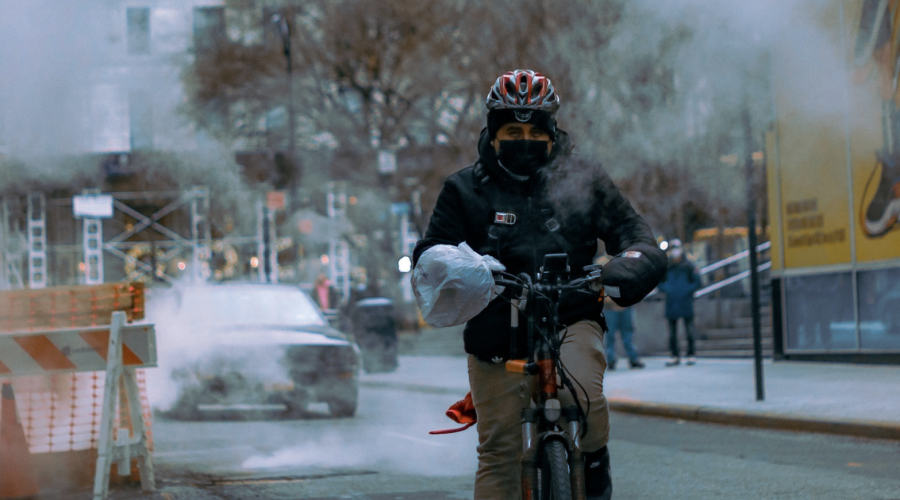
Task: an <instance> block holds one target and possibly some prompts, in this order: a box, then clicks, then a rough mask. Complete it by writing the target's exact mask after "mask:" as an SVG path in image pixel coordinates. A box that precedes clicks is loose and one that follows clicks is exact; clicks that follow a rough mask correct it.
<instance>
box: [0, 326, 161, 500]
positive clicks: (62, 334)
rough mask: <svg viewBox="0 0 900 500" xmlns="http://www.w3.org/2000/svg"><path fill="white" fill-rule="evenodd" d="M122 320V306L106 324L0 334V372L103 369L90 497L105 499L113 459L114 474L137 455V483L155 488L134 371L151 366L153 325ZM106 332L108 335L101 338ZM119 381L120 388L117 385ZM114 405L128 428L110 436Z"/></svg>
mask: <svg viewBox="0 0 900 500" xmlns="http://www.w3.org/2000/svg"><path fill="white" fill-rule="evenodd" d="M126 321H127V315H126V313H125V312H122V311H115V312H113V313H112V322H111V324H110V325H107V326H85V327H77V328H68V329H53V330H46V329H41V330H40V331H27V332H4V333H2V334H0V378H10V377H17V376H26V375H47V374H51V373H64V372H79V371H100V370H105V371H106V382H105V387H104V391H103V407H102V413H101V418H100V431H99V438H98V450H97V469H96V471H95V475H94V497H93V498H94V500H106V498H107V497H108V496H109V479H110V469H111V467H112V465H113V464H116V465H118V472H119V474H120V475H128V474H129V473H130V469H131V459H132V458H134V459H137V463H138V470H139V472H140V477H141V489H143V490H144V491H154V490H155V488H156V482H155V479H154V474H153V460H152V457H151V454H150V449H149V446H148V444H149V443H148V433H147V428H146V425H145V422H144V415H143V411H142V408H141V399H140V390H139V388H138V383H137V377H136V374H135V369H136V368H143V367H153V366H156V360H157V357H156V332H155V331H154V328H153V325H129V324H126ZM107 332H108V335H109V339H108V341H106V342H104V341H105V340H106V339H105V337H106V335H107ZM120 385H121V386H122V387H123V388H124V390H120ZM123 396H124V398H123ZM126 405H127V406H126ZM117 408H121V409H122V410H123V411H124V410H125V409H127V412H128V415H129V418H130V422H131V430H130V431H129V430H128V429H118V431H119V432H118V435H115V436H114V435H113V430H114V427H115V416H116V410H117ZM120 414H121V412H120Z"/></svg>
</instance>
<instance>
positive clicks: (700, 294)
mask: <svg viewBox="0 0 900 500" xmlns="http://www.w3.org/2000/svg"><path fill="white" fill-rule="evenodd" d="M770 248H772V242H771V241H767V242H765V243H760V244H759V245H757V246H756V251H757V252H763V251H765V250H768V249H770ZM748 257H750V250H749V249H748V250H744V251H743V252H738V253H736V254H734V255H732V256H731V257H727V258H724V259H722V260H720V261H717V262H714V263H712V264H710V265H708V266H703V267H702V268H700V270H699V271H698V272H697V273H698V274H699V275H700V276H703V275H704V274H709V273H711V272H713V271H715V270H717V269H721V268H723V267H725V266H727V265H729V264H734V263H735V262H739V261H741V260H743V259H746V258H748ZM771 267H772V262H771V261H769V262H764V263H762V264H759V265H758V266H757V267H756V270H757V271H759V272H763V271H765V270H767V269H770V268H771ZM749 277H750V270H749V269H748V270H746V271H743V272H740V273H738V274H735V275H734V276H731V277H729V278H725V279H723V280H722V281H719V282H716V283H713V284H711V285H709V286H707V287H704V288H701V289H700V290H697V291H696V292H694V298H695V299H696V298H699V297H703V296H704V295H707V294H710V293H712V292H715V291H716V290H719V289H721V288H725V287H726V286H728V285H731V284H733V283H737V282H738V281H741V280H745V279H747V278H749ZM657 293H659V289H658V288H656V289H654V290H653V291H652V292H650V293H649V294H648V295H647V297H652V296H654V295H656V294H657Z"/></svg>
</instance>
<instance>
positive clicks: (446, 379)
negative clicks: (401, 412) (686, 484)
mask: <svg viewBox="0 0 900 500" xmlns="http://www.w3.org/2000/svg"><path fill="white" fill-rule="evenodd" d="M644 361H645V362H646V363H647V368H645V369H643V370H630V369H628V368H619V369H618V370H615V371H611V372H607V374H606V379H605V385H606V387H605V389H606V395H607V398H608V399H609V403H610V408H611V409H613V410H615V411H622V412H629V413H639V414H645V415H655V416H662V417H669V418H678V419H683V420H697V421H704V422H714V423H720V424H729V425H742V426H748V427H763V428H770V429H784V430H795V431H804V432H824V433H830V434H842V435H850V436H859V437H870V438H879V439H896V440H900V366H870V365H854V364H843V363H811V362H796V361H779V362H774V363H773V362H772V361H766V362H765V363H764V365H763V374H764V388H765V401H762V402H757V401H756V389H755V376H754V371H753V360H751V359H746V360H745V359H741V360H718V359H700V360H699V361H698V363H697V365H696V366H684V365H681V366H678V367H673V368H666V367H665V365H664V363H665V359H664V358H645V359H644ZM360 383H361V385H363V386H368V387H385V388H390V387H394V388H398V389H404V390H413V391H422V392H430V393H445V394H447V395H448V399H447V404H448V406H449V405H450V404H451V403H453V402H454V401H456V400H457V399H462V397H463V396H464V395H465V394H466V392H467V391H468V390H469V384H468V375H467V368H466V358H465V357H463V356H401V358H400V367H399V368H398V369H397V371H395V372H393V373H373V374H366V375H364V376H363V377H362V378H361V379H360Z"/></svg>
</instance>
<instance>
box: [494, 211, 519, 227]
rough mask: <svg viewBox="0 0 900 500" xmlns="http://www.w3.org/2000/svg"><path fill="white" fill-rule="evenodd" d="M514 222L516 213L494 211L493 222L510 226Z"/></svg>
mask: <svg viewBox="0 0 900 500" xmlns="http://www.w3.org/2000/svg"><path fill="white" fill-rule="evenodd" d="M515 223H516V214H513V213H509V212H496V213H495V214H494V224H505V225H507V226H512V225H513V224H515Z"/></svg>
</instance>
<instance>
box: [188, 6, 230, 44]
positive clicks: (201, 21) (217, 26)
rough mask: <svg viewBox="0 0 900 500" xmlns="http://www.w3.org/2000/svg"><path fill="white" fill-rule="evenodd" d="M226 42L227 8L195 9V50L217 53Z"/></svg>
mask: <svg viewBox="0 0 900 500" xmlns="http://www.w3.org/2000/svg"><path fill="white" fill-rule="evenodd" d="M224 41H225V8H224V7H194V50H195V51H196V52H197V53H198V54H199V53H203V52H212V51H215V50H216V49H217V48H219V46H220V45H221V44H222V43H223V42H224Z"/></svg>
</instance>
